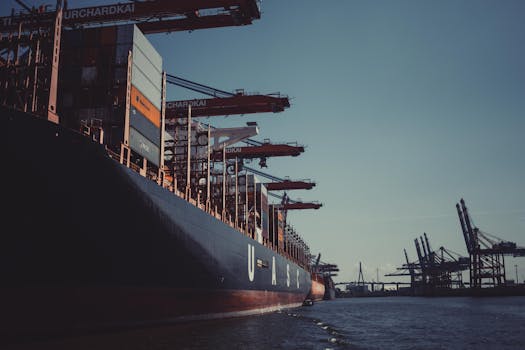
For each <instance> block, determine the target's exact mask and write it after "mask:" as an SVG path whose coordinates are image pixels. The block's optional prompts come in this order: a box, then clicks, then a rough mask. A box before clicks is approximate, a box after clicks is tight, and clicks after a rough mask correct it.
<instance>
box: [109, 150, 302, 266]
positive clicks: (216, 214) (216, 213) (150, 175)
mask: <svg viewBox="0 0 525 350" xmlns="http://www.w3.org/2000/svg"><path fill="white" fill-rule="evenodd" d="M106 151H107V153H108V155H109V157H110V158H112V159H113V160H115V161H117V162H119V163H121V164H124V163H123V162H121V156H120V155H119V154H117V153H116V152H114V151H113V150H111V149H109V148H108V147H106ZM124 165H125V164H124ZM129 168H130V169H131V170H133V171H135V172H137V173H139V174H141V175H143V176H145V177H146V178H147V179H149V180H152V181H154V182H155V183H157V184H158V185H159V186H162V187H163V188H165V189H167V190H168V191H170V192H171V193H173V194H175V195H176V196H178V197H180V198H182V199H184V200H186V201H188V202H189V203H191V204H192V205H194V206H196V207H197V208H199V209H201V210H203V211H205V212H207V213H208V214H210V215H212V216H214V217H215V218H216V219H217V220H220V221H222V222H224V223H225V224H227V225H229V226H230V227H232V228H234V229H235V230H237V231H238V232H240V233H242V234H243V235H245V236H247V237H250V238H251V239H253V240H255V233H254V232H253V230H251V229H249V228H246V226H245V225H243V224H242V223H241V224H237V225H236V224H235V221H232V219H231V214H225V215H222V213H221V212H220V211H219V210H217V207H216V206H215V207H214V208H212V207H211V206H208V208H207V206H206V203H203V202H202V201H201V200H200V196H199V195H197V199H194V198H191V196H186V194H185V193H184V192H181V191H179V190H178V189H177V188H175V187H174V186H173V183H172V182H170V181H168V180H166V179H164V180H163V182H162V184H161V183H160V180H159V176H158V174H157V173H155V172H153V171H146V172H145V175H144V173H143V171H142V169H141V168H140V167H139V166H138V165H137V164H135V163H133V162H130V163H129ZM262 244H263V246H265V247H267V248H269V249H271V250H273V251H275V252H276V253H278V254H280V255H283V256H285V257H287V258H288V259H290V260H292V261H294V262H295V263H297V264H298V265H299V266H301V267H303V268H304V269H306V270H308V271H310V265H309V264H308V262H307V260H306V258H305V259H304V260H303V259H301V258H299V257H296V256H294V255H293V254H291V253H290V252H288V251H286V250H284V249H283V248H282V247H276V246H275V245H274V244H272V242H270V240H269V239H267V238H263V242H262Z"/></svg>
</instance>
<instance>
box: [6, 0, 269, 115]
mask: <svg viewBox="0 0 525 350" xmlns="http://www.w3.org/2000/svg"><path fill="white" fill-rule="evenodd" d="M17 2H18V3H19V4H21V6H22V7H23V10H22V11H15V10H14V9H13V10H12V11H11V15H10V16H5V17H0V104H2V105H5V106H9V107H12V108H15V109H19V110H22V111H24V112H31V113H34V114H37V115H40V116H42V117H46V118H47V119H48V120H50V121H53V122H55V123H58V122H59V117H58V115H57V97H58V71H59V67H60V52H61V51H60V49H61V35H62V31H63V29H69V28H71V29H75V28H80V27H94V26H107V25H115V24H130V23H134V24H136V25H137V26H138V27H139V28H140V29H141V30H142V32H143V33H145V34H151V33H161V32H175V31H182V30H196V29H204V28H216V27H225V26H242V25H248V24H252V22H253V21H254V20H256V19H259V18H260V15H261V13H260V8H259V1H258V0H205V1H198V2H193V1H190V0H150V1H133V2H124V3H120V2H119V3H114V4H108V5H100V6H92V7H84V8H68V2H67V1H65V0H57V2H56V6H55V8H51V7H50V6H40V7H38V8H34V7H30V6H28V5H25V4H24V3H23V2H22V1H21V0H18V1H17Z"/></svg>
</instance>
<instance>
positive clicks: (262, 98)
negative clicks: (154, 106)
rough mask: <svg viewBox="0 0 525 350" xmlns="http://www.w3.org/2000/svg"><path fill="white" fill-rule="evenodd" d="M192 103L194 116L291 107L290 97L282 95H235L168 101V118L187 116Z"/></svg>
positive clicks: (260, 111)
mask: <svg viewBox="0 0 525 350" xmlns="http://www.w3.org/2000/svg"><path fill="white" fill-rule="evenodd" d="M189 105H191V116H192V117H214V116H223V115H234V114H252V113H278V112H282V111H284V109H285V108H288V107H290V102H289V100H288V97H282V96H280V95H277V96H272V95H242V94H238V95H234V96H231V97H221V98H219V97H217V98H205V99H193V100H182V101H169V102H166V118H186V117H187V111H188V106H189Z"/></svg>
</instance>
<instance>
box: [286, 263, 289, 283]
mask: <svg viewBox="0 0 525 350" xmlns="http://www.w3.org/2000/svg"><path fill="white" fill-rule="evenodd" d="M286 286H287V287H290V265H288V264H286Z"/></svg>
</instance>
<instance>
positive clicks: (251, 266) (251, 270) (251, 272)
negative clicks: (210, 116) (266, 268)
mask: <svg viewBox="0 0 525 350" xmlns="http://www.w3.org/2000/svg"><path fill="white" fill-rule="evenodd" d="M254 277H255V246H253V245H251V244H248V278H249V280H250V282H253V278H254Z"/></svg>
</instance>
